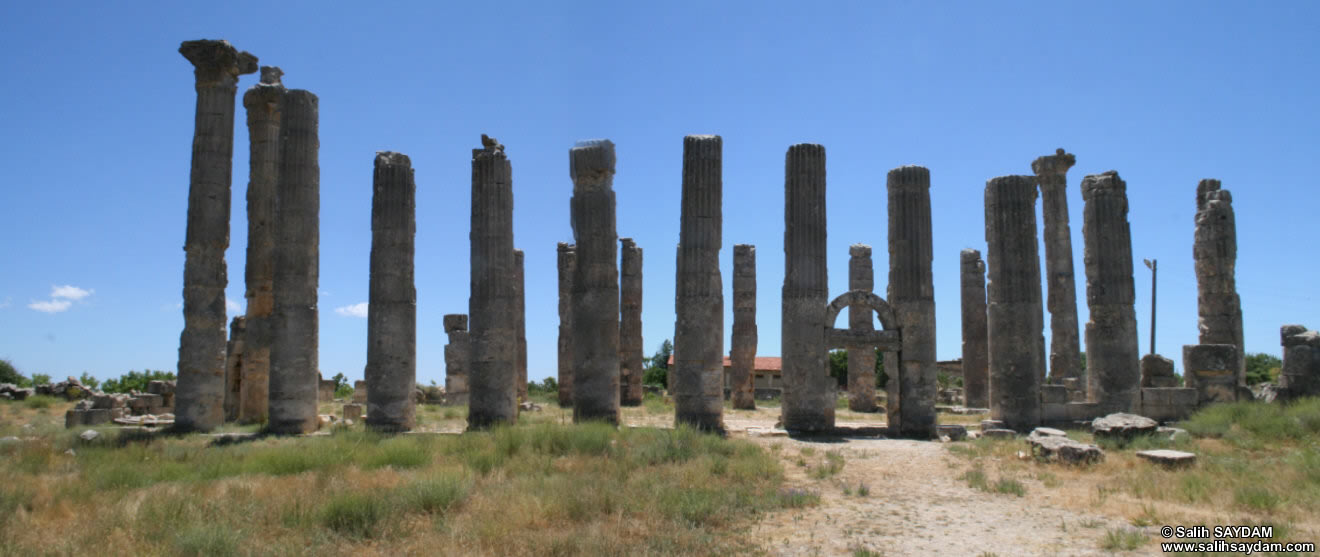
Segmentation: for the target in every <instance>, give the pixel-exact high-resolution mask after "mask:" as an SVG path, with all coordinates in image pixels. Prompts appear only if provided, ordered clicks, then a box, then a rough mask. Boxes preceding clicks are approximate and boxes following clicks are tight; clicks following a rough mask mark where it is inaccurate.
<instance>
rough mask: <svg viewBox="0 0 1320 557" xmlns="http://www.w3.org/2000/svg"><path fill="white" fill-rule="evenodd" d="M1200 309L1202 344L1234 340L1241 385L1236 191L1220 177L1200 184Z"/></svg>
mask: <svg viewBox="0 0 1320 557" xmlns="http://www.w3.org/2000/svg"><path fill="white" fill-rule="evenodd" d="M1192 257H1193V258H1194V259H1195V260H1196V314H1197V328H1198V329H1200V337H1199V338H1200V343H1201V344H1232V345H1233V346H1236V347H1237V348H1238V349H1237V358H1238V361H1237V363H1236V365H1235V366H1234V370H1235V375H1236V378H1237V384H1238V385H1246V384H1247V367H1246V358H1245V354H1246V353H1245V352H1243V344H1242V302H1241V300H1240V299H1238V293H1237V279H1236V276H1235V275H1236V268H1237V222H1236V219H1235V218H1234V216H1233V195H1232V194H1231V193H1229V191H1228V190H1225V189H1220V188H1219V180H1211V179H1207V180H1201V182H1200V183H1199V184H1197V185H1196V239H1195V242H1194V243H1193V244H1192Z"/></svg>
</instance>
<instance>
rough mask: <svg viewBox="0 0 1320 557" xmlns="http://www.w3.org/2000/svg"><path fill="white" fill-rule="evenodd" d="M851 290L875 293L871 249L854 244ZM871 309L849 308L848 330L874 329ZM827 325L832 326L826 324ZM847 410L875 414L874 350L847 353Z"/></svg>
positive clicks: (849, 281) (865, 348) (852, 247)
mask: <svg viewBox="0 0 1320 557" xmlns="http://www.w3.org/2000/svg"><path fill="white" fill-rule="evenodd" d="M848 256H849V258H848V290H849V291H850V292H851V291H855V290H860V291H863V292H872V291H874V290H875V264H874V263H873V262H872V261H871V246H868V245H865V244H853V245H852V246H849V248H848ZM874 321H875V318H874V317H872V315H871V308H868V307H863V306H860V305H853V306H850V307H849V308H848V329H849V330H850V331H859V332H867V331H872V330H874V329H875V325H874V324H873V323H874ZM826 325H831V324H830V323H826ZM847 350H848V409H849V410H852V411H853V412H874V411H875V359H876V354H875V349H874V348H871V347H869V346H867V347H856V348H854V347H849V348H848V349H847Z"/></svg>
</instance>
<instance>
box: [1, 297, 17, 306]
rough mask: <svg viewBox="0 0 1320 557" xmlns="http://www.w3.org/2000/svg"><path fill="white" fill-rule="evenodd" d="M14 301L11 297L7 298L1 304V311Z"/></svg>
mask: <svg viewBox="0 0 1320 557" xmlns="http://www.w3.org/2000/svg"><path fill="white" fill-rule="evenodd" d="M12 301H14V299H13V298H10V297H9V296H5V301H3V302H0V309H4V308H7V307H9V303H10V302H12Z"/></svg>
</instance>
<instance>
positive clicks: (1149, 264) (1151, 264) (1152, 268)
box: [1142, 259, 1159, 354]
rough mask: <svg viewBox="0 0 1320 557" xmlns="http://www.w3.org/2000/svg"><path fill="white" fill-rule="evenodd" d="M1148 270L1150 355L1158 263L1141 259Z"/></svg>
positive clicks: (1153, 350)
mask: <svg viewBox="0 0 1320 557" xmlns="http://www.w3.org/2000/svg"><path fill="white" fill-rule="evenodd" d="M1142 261H1143V262H1144V263H1146V267H1147V268H1148V269H1150V353H1151V354H1154V353H1155V275H1156V274H1158V273H1159V261H1157V260H1155V259H1142Z"/></svg>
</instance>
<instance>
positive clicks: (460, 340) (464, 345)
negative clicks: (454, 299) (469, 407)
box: [444, 313, 472, 404]
mask: <svg viewBox="0 0 1320 557" xmlns="http://www.w3.org/2000/svg"><path fill="white" fill-rule="evenodd" d="M444 325H445V334H446V335H448V336H449V344H446V345H445V401H446V402H448V403H449V404H467V403H468V366H469V365H470V364H471V360H472V339H471V338H470V337H469V336H468V318H467V315H464V314H461V313H451V314H449V315H446V316H445V317H444Z"/></svg>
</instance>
